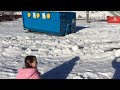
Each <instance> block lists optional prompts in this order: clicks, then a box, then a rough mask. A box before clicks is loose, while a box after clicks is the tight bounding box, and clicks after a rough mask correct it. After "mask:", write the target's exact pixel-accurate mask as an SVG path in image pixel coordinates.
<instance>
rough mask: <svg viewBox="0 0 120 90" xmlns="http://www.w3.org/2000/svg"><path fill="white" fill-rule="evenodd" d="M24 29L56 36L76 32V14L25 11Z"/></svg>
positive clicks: (23, 15) (23, 16) (23, 14)
mask: <svg viewBox="0 0 120 90" xmlns="http://www.w3.org/2000/svg"><path fill="white" fill-rule="evenodd" d="M22 18H23V27H24V29H25V30H28V31H37V32H43V33H50V34H56V35H66V34H70V33H74V32H76V13H74V12H47V11H23V12H22Z"/></svg>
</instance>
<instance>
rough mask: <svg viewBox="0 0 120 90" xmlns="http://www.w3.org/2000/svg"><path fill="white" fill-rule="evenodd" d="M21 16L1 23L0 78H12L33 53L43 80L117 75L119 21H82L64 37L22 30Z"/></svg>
mask: <svg viewBox="0 0 120 90" xmlns="http://www.w3.org/2000/svg"><path fill="white" fill-rule="evenodd" d="M22 26H23V24H22V19H18V20H17V21H6V22H0V79H15V77H16V74H17V70H18V68H21V67H22V66H23V61H24V58H25V56H26V55H35V56H37V59H38V62H39V63H38V70H39V71H40V72H41V73H42V78H44V79H112V78H114V79H117V78H120V69H119V67H120V65H119V64H120V59H119V56H120V24H114V23H107V22H91V23H81V22H80V21H77V32H76V33H72V34H69V35H66V36H64V37H60V36H53V35H48V34H43V33H36V32H32V33H30V32H29V33H28V32H27V31H25V30H23V27H22Z"/></svg>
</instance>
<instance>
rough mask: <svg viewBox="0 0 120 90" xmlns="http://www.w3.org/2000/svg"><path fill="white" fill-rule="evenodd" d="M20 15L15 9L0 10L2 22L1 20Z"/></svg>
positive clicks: (16, 17) (15, 17)
mask: <svg viewBox="0 0 120 90" xmlns="http://www.w3.org/2000/svg"><path fill="white" fill-rule="evenodd" d="M20 17H21V15H17V14H15V11H0V22H1V21H12V20H15V19H18V18H20Z"/></svg>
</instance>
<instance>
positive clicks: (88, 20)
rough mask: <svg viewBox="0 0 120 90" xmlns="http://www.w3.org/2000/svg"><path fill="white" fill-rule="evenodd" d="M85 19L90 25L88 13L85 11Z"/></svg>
mask: <svg viewBox="0 0 120 90" xmlns="http://www.w3.org/2000/svg"><path fill="white" fill-rule="evenodd" d="M86 18H87V23H90V22H89V11H86Z"/></svg>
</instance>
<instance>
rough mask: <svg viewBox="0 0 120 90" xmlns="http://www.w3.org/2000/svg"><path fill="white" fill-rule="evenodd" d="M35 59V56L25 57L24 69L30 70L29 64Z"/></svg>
mask: <svg viewBox="0 0 120 90" xmlns="http://www.w3.org/2000/svg"><path fill="white" fill-rule="evenodd" d="M35 60H37V59H36V56H32V55H29V56H26V57H25V68H32V66H30V63H33V62H34V61H35Z"/></svg>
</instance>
